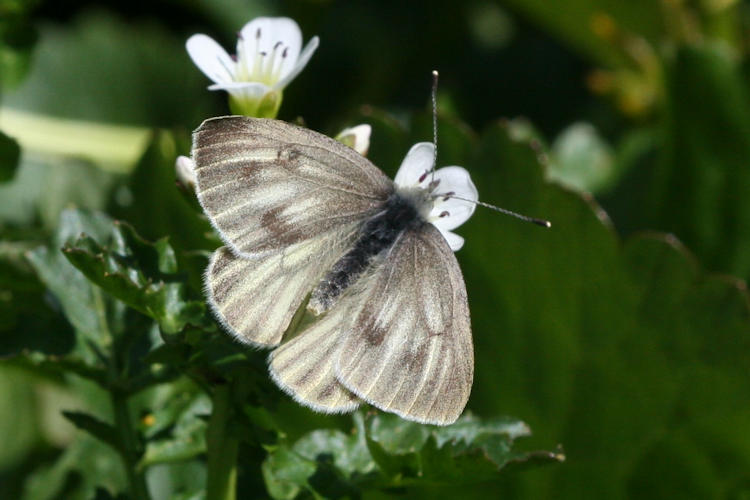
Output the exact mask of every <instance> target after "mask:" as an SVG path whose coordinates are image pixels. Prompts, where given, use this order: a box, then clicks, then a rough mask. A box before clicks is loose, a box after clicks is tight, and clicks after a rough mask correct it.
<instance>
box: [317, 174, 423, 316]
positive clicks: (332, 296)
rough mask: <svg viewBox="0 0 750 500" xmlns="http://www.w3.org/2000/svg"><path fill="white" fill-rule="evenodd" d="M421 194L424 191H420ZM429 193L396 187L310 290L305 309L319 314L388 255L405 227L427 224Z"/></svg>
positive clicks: (415, 227) (406, 228)
mask: <svg viewBox="0 0 750 500" xmlns="http://www.w3.org/2000/svg"><path fill="white" fill-rule="evenodd" d="M423 193H424V194H423ZM428 203H429V204H431V203H432V202H431V201H430V198H429V194H428V193H427V192H426V191H425V190H422V189H409V190H402V189H397V190H396V191H394V192H393V193H392V194H391V195H390V196H389V197H388V199H386V200H385V201H384V202H383V204H382V205H381V206H380V207H379V208H378V209H377V210H376V211H374V213H373V215H372V216H371V217H369V218H368V219H367V220H366V221H365V222H364V223H363V224H362V226H361V227H360V229H359V232H358V235H357V239H356V241H355V242H354V245H353V246H352V247H351V248H350V249H349V250H348V251H347V252H346V253H345V254H344V256H343V257H341V258H340V259H339V260H338V261H337V262H336V263H335V264H334V265H333V267H332V268H331V270H330V271H329V272H328V273H327V274H326V275H325V276H324V277H323V279H322V280H321V281H320V283H318V286H317V287H315V289H314V290H313V292H312V296H311V297H310V302H309V304H308V309H310V310H311V311H312V312H313V313H314V314H316V315H317V314H321V313H323V312H325V311H327V310H328V309H330V308H331V306H332V305H333V304H334V303H335V301H336V299H337V298H338V297H339V296H340V295H341V294H342V293H343V292H344V291H345V290H346V289H347V288H349V287H350V286H351V285H352V284H353V283H354V282H355V281H356V280H357V279H358V278H360V277H361V276H362V275H363V274H364V273H365V272H366V271H367V270H368V268H370V267H371V266H372V265H374V262H376V261H378V260H379V259H380V258H381V257H383V256H385V255H387V253H388V251H389V250H390V249H391V248H393V246H394V245H395V244H396V243H397V241H398V239H399V237H400V236H401V235H402V234H403V233H404V232H405V231H408V230H412V229H417V228H419V227H420V226H422V225H423V224H427V222H426V217H425V214H427V213H429V209H427V208H426V205H427V204H428Z"/></svg>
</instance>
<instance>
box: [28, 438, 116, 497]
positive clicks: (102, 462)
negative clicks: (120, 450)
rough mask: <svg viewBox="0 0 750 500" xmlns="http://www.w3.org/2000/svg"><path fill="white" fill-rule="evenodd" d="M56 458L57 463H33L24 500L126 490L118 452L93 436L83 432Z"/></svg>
mask: <svg viewBox="0 0 750 500" xmlns="http://www.w3.org/2000/svg"><path fill="white" fill-rule="evenodd" d="M54 458H55V461H54V463H49V462H47V461H46V460H45V461H44V462H42V463H38V462H37V463H35V464H34V469H33V470H32V472H31V473H30V474H29V476H28V478H27V481H26V482H25V485H24V493H23V495H22V497H21V498H22V499H23V500H41V499H53V498H93V497H94V492H95V491H96V490H97V488H100V487H104V488H106V489H107V490H108V491H113V492H123V491H125V489H126V485H125V473H124V471H123V470H122V461H121V460H120V457H119V455H117V453H116V452H115V451H114V450H113V449H112V448H110V447H109V446H107V445H104V444H103V443H102V442H101V441H99V440H98V439H96V438H94V437H93V436H90V435H88V434H86V433H81V436H79V437H77V439H75V440H73V441H72V442H71V443H70V444H69V445H68V446H66V447H65V448H64V449H63V450H62V451H61V452H60V453H59V455H57V456H55V457H54Z"/></svg>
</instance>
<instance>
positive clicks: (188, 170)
mask: <svg viewBox="0 0 750 500" xmlns="http://www.w3.org/2000/svg"><path fill="white" fill-rule="evenodd" d="M174 168H175V176H176V177H177V181H178V182H179V183H180V184H182V185H183V186H185V187H188V188H190V189H195V162H194V161H193V160H192V159H191V158H188V157H187V156H182V155H180V156H178V157H177V159H176V160H175V163H174Z"/></svg>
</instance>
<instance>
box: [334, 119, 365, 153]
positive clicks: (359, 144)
mask: <svg viewBox="0 0 750 500" xmlns="http://www.w3.org/2000/svg"><path fill="white" fill-rule="evenodd" d="M371 133H372V127H371V126H370V125H367V124H366V123H363V124H362V125H357V126H356V127H349V128H345V129H344V130H342V131H341V132H339V135H337V136H336V140H337V141H339V142H341V143H343V144H346V145H347V146H349V147H350V148H352V149H353V150H354V151H356V152H357V153H359V154H361V155H362V156H367V151H368V150H369V149H370V134H371Z"/></svg>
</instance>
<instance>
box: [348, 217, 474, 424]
mask: <svg viewBox="0 0 750 500" xmlns="http://www.w3.org/2000/svg"><path fill="white" fill-rule="evenodd" d="M337 307H346V308H347V316H349V318H350V319H349V323H348V328H346V329H345V331H344V333H343V334H342V335H341V340H340V342H341V344H340V348H339V352H338V354H337V362H336V377H337V378H338V380H339V381H340V382H341V383H342V384H343V385H344V386H345V387H346V388H347V389H349V390H351V391H352V392H353V393H354V394H356V395H357V396H359V397H361V398H362V399H364V400H365V401H367V402H369V403H371V404H373V405H375V406H377V407H379V408H381V409H383V410H386V411H389V412H393V413H397V414H399V415H401V416H403V417H405V418H408V419H410V420H416V421H419V422H424V423H432V424H441V425H445V424H449V423H452V422H454V421H455V420H456V419H457V418H458V416H459V415H460V414H461V412H462V411H463V408H464V406H465V405H466V401H467V400H468V398H469V393H470V391H471V383H472V378H473V372H474V352H473V348H472V341H471V325H470V321H469V309H468V305H467V299H466V288H465V286H464V281H463V277H462V275H461V270H460V268H459V267H458V262H457V261H456V258H455V256H454V255H453V252H452V251H451V249H450V247H449V246H448V244H447V243H446V241H445V239H444V238H443V237H442V236H441V235H440V233H439V231H438V230H437V229H436V228H435V227H434V226H432V225H430V224H425V225H423V226H421V227H420V228H417V229H412V230H409V231H407V232H405V233H404V234H403V235H402V236H401V238H400V239H399V240H398V241H397V242H396V244H395V245H394V246H393V248H392V249H391V250H390V252H389V253H388V254H387V255H385V256H384V258H383V261H382V262H381V263H380V264H379V265H377V266H376V267H375V270H374V272H373V273H372V274H370V275H369V276H368V277H367V278H364V279H363V280H361V282H359V283H358V284H357V285H356V289H353V290H351V291H350V293H348V294H347V296H346V297H345V298H342V300H341V304H340V305H338V306H337Z"/></svg>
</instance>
